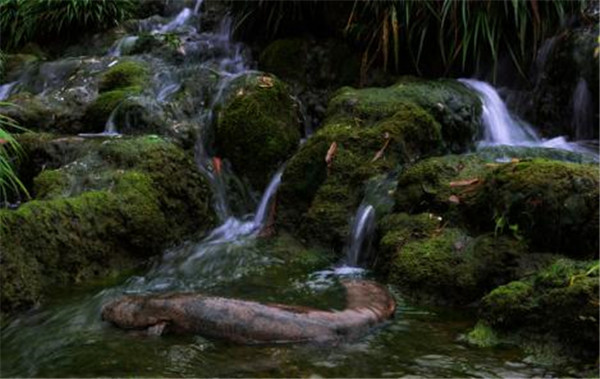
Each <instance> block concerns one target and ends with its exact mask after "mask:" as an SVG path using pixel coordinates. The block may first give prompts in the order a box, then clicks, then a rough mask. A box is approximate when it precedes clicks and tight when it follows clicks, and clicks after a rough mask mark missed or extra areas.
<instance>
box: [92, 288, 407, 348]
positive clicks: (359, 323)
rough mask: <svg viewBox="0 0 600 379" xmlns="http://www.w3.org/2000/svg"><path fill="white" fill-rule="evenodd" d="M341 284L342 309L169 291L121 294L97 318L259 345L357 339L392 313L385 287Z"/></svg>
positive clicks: (391, 301) (150, 329)
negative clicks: (345, 301)
mask: <svg viewBox="0 0 600 379" xmlns="http://www.w3.org/2000/svg"><path fill="white" fill-rule="evenodd" d="M342 284H343V286H344V287H345V288H346V292H347V294H346V298H347V305H346V308H345V309H344V310H342V311H323V310H318V309H313V308H309V307H301V306H290V305H283V304H262V303H258V302H253V301H244V300H237V299H228V298H221V297H213V296H206V295H202V294H196V293H173V294H164V295H152V296H124V297H122V298H120V299H117V300H115V301H113V302H111V303H109V304H107V305H105V306H104V307H103V309H102V319H103V320H105V321H110V322H112V323H113V324H114V325H116V326H118V327H120V328H123V329H138V330H140V329H142V330H147V331H148V333H149V334H163V333H169V332H171V333H178V334H182V333H196V334H201V335H204V336H208V337H217V338H223V339H227V340H230V341H233V342H237V343H245V344H258V343H292V342H318V343H323V342H334V343H335V342H338V341H342V340H348V339H350V340H351V339H356V338H359V337H361V336H363V335H364V334H366V333H367V332H368V331H369V330H370V329H371V328H372V327H374V326H376V325H377V324H379V323H381V322H383V321H385V320H387V319H388V318H390V317H392V315H393V313H394V310H395V308H396V303H395V301H394V299H393V298H392V296H391V295H390V293H389V292H388V291H387V289H386V288H385V287H383V286H381V285H379V284H377V283H374V282H370V281H363V280H357V281H344V282H342Z"/></svg>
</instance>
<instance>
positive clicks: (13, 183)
mask: <svg viewBox="0 0 600 379" xmlns="http://www.w3.org/2000/svg"><path fill="white" fill-rule="evenodd" d="M10 105H11V104H10V103H5V102H0V106H10ZM9 130H15V131H19V130H21V131H23V130H25V129H23V128H21V127H20V126H19V125H17V123H16V122H15V121H14V120H13V119H11V118H10V117H7V116H5V115H2V114H0V203H4V202H6V201H8V199H9V198H10V195H11V194H18V193H24V194H25V195H26V196H27V197H29V193H28V192H27V189H26V188H25V186H24V185H23V183H22V182H21V180H19V177H18V176H17V173H16V172H15V166H14V164H15V163H17V162H18V161H19V159H20V158H21V157H22V155H23V150H22V149H21V146H20V145H19V143H18V142H17V141H16V140H15V138H14V137H13V135H12V134H11V132H10V131H9Z"/></svg>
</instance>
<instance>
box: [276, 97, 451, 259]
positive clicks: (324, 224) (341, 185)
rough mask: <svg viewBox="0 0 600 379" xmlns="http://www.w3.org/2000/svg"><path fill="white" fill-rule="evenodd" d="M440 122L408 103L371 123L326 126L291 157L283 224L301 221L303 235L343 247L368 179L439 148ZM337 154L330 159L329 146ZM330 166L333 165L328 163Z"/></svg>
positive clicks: (283, 194) (284, 184)
mask: <svg viewBox="0 0 600 379" xmlns="http://www.w3.org/2000/svg"><path fill="white" fill-rule="evenodd" d="M440 146H441V135H440V126H439V124H438V123H437V122H436V121H435V120H434V119H433V118H432V117H431V116H429V114H427V112H425V111H424V110H423V109H422V108H421V107H419V106H417V105H414V104H411V103H406V104H403V105H402V106H398V107H397V112H396V113H394V114H393V115H392V116H391V117H389V118H387V119H385V120H382V121H380V122H378V123H376V124H374V125H372V126H370V127H361V126H357V125H355V124H347V123H344V122H340V123H330V124H328V125H326V126H324V127H323V128H321V129H320V130H319V131H318V132H317V133H316V134H315V135H313V136H312V137H311V138H310V139H309V140H308V141H307V142H306V143H305V144H304V145H302V147H301V148H300V150H299V152H298V153H297V154H296V155H294V157H292V159H291V160H290V161H289V163H288V165H287V166H286V169H285V171H284V175H283V178H282V185H281V188H280V192H279V194H280V195H279V196H278V199H279V204H280V205H281V206H280V208H279V209H278V212H279V213H278V222H279V223H280V224H281V225H283V226H284V227H288V228H290V229H292V228H294V229H296V228H295V226H296V225H301V227H300V233H301V235H302V236H303V237H305V238H308V239H311V240H313V241H317V242H321V243H324V244H327V245H332V246H335V247H340V245H341V244H343V242H344V240H345V238H346V236H347V234H348V228H349V219H350V218H351V217H352V215H353V213H354V212H355V210H356V207H357V206H358V203H359V202H360V199H361V194H362V192H363V186H364V183H365V181H366V180H367V179H369V178H371V177H373V176H376V175H380V174H387V173H389V172H391V171H393V170H395V169H396V168H397V167H398V165H399V164H401V163H403V162H407V161H412V160H414V159H418V158H419V157H421V156H424V155H427V154H431V153H432V152H435V151H439V149H440ZM330 149H333V150H335V153H333V154H332V156H331V161H330V163H329V164H327V163H326V161H325V159H326V155H327V152H328V150H330ZM328 166H329V167H328Z"/></svg>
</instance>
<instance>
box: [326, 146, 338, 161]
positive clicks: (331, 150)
mask: <svg viewBox="0 0 600 379" xmlns="http://www.w3.org/2000/svg"><path fill="white" fill-rule="evenodd" d="M336 152H337V143H336V142H335V141H334V142H332V143H331V145H330V146H329V150H327V155H325V163H327V167H330V166H331V162H333V157H335V153H336Z"/></svg>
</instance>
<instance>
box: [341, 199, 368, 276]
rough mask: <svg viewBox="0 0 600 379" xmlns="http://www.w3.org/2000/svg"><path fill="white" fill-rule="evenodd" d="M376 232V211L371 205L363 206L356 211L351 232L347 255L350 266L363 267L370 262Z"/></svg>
mask: <svg viewBox="0 0 600 379" xmlns="http://www.w3.org/2000/svg"><path fill="white" fill-rule="evenodd" d="M374 232H375V209H374V208H373V206H371V205H369V204H361V205H360V207H359V208H358V210H357V211H356V216H355V217H354V222H353V224H352V229H351V232H350V243H349V246H348V251H347V253H346V257H347V258H346V259H347V264H348V265H349V266H354V267H357V266H361V265H362V264H364V263H365V262H366V261H367V260H368V258H369V256H370V253H371V242H372V239H373V233H374Z"/></svg>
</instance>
